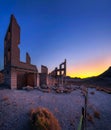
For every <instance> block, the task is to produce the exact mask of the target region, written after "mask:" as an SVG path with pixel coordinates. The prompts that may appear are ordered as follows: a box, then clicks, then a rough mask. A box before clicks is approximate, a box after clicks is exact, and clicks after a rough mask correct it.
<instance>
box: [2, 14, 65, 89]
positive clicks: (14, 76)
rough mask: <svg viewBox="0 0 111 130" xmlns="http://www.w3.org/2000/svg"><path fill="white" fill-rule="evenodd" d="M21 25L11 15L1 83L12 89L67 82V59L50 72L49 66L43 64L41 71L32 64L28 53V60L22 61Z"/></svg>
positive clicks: (6, 36) (6, 37)
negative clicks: (20, 47)
mask: <svg viewBox="0 0 111 130" xmlns="http://www.w3.org/2000/svg"><path fill="white" fill-rule="evenodd" d="M19 44H20V26H19V25H18V23H17V21H16V19H15V17H14V16H13V15H11V18H10V23H9V26H8V29H7V32H6V35H5V38H4V69H3V70H2V71H0V84H4V85H6V86H8V87H9V88H11V89H21V88H23V87H26V86H32V87H34V86H42V85H46V86H53V85H57V84H62V83H64V82H65V77H66V60H65V61H64V62H63V63H61V64H60V65H59V68H57V67H56V68H55V69H54V70H53V71H52V72H51V73H49V74H48V68H47V67H46V66H44V65H41V73H39V72H38V69H37V67H36V66H35V65H32V64H31V57H30V55H29V54H28V53H26V62H21V61H20V49H19Z"/></svg>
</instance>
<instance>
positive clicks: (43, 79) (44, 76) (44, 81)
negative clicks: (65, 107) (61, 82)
mask: <svg viewBox="0 0 111 130" xmlns="http://www.w3.org/2000/svg"><path fill="white" fill-rule="evenodd" d="M39 81H40V86H42V85H48V68H47V67H46V66H44V65H41V73H40V74H39Z"/></svg>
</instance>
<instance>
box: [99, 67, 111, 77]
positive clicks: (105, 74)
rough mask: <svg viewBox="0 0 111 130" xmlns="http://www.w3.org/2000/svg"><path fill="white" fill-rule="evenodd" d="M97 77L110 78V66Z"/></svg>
mask: <svg viewBox="0 0 111 130" xmlns="http://www.w3.org/2000/svg"><path fill="white" fill-rule="evenodd" d="M97 77H102V78H110V77H111V66H110V67H109V68H108V69H107V70H106V71H105V72H103V73H102V74H100V75H99V76H97Z"/></svg>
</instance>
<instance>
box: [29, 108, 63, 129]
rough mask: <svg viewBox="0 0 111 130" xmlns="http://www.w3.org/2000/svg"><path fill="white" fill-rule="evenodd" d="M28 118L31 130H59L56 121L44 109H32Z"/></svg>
mask: <svg viewBox="0 0 111 130" xmlns="http://www.w3.org/2000/svg"><path fill="white" fill-rule="evenodd" d="M30 116H31V128H32V130H61V128H60V125H59V123H58V120H57V119H56V118H55V117H54V115H53V114H52V113H51V112H50V111H49V110H48V109H46V108H42V107H38V108H37V109H32V110H31V111H30Z"/></svg>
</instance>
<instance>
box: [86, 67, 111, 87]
mask: <svg viewBox="0 0 111 130" xmlns="http://www.w3.org/2000/svg"><path fill="white" fill-rule="evenodd" d="M84 81H85V82H86V83H88V84H93V85H96V86H101V87H111V66H110V67H109V68H108V69H107V70H106V71H105V72H103V73H102V74H100V75H98V76H95V77H90V78H87V79H85V80H84Z"/></svg>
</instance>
